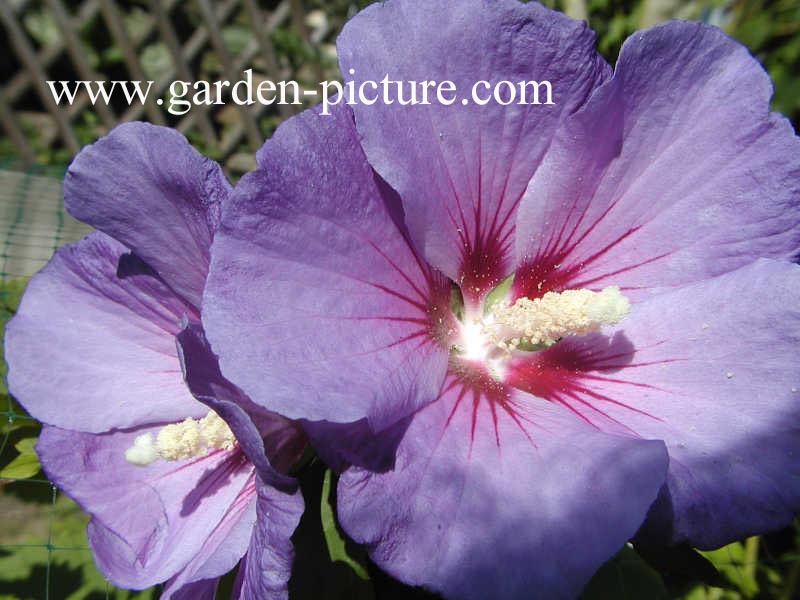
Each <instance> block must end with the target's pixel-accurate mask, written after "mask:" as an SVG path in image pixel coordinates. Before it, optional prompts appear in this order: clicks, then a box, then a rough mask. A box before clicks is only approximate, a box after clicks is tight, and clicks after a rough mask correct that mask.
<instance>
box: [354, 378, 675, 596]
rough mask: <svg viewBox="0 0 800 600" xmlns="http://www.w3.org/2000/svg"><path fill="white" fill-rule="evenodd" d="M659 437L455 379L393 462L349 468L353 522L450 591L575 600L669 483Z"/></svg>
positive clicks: (417, 577)
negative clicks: (379, 470)
mask: <svg viewBox="0 0 800 600" xmlns="http://www.w3.org/2000/svg"><path fill="white" fill-rule="evenodd" d="M666 467H667V457H666V452H665V450H664V446H663V444H662V443H661V442H658V441H645V440H637V439H633V438H628V437H623V436H613V435H606V434H603V433H599V432H597V431H596V430H594V429H592V428H591V427H589V426H588V425H586V424H584V423H582V422H581V421H580V420H578V419H576V418H574V417H573V416H572V415H570V414H569V413H567V412H566V411H563V410H561V409H560V408H559V407H556V406H554V405H552V404H549V403H546V402H543V401H541V400H539V399H536V398H534V397H532V396H529V395H527V394H523V393H521V392H511V393H509V392H507V391H506V390H503V389H500V388H499V387H489V388H487V390H486V391H479V390H477V389H469V387H468V386H465V385H463V384H461V383H458V382H457V381H455V380H451V381H449V383H448V384H447V386H446V387H445V391H444V393H443V395H442V397H441V398H440V399H439V400H438V401H437V402H434V403H433V404H431V405H429V406H427V407H426V408H424V409H422V410H421V411H420V412H419V413H417V414H416V415H415V416H414V419H413V421H412V423H411V425H410V426H409V429H408V431H407V433H406V436H405V438H404V439H403V441H402V442H401V444H400V447H399V449H398V453H397V462H396V466H395V469H394V471H389V472H387V473H385V474H374V473H371V472H369V471H365V470H361V469H356V468H353V469H350V470H348V471H346V472H345V473H344V474H343V475H342V477H341V479H340V482H339V496H338V507H339V515H340V518H341V522H342V525H343V527H344V528H345V530H346V531H347V532H348V533H349V534H350V535H351V536H352V537H353V539H354V540H355V541H357V542H360V543H365V544H367V545H368V546H369V547H370V548H371V552H370V555H371V557H372V559H373V560H374V561H375V562H376V563H377V564H378V565H379V566H381V567H382V568H384V569H385V570H386V571H388V572H389V573H390V574H392V575H394V576H395V577H398V578H399V579H401V580H402V581H404V582H406V583H409V584H413V585H424V586H426V587H428V588H431V589H433V590H435V591H438V592H441V593H442V594H444V595H445V596H447V597H454V598H465V599H470V598H476V599H477V598H481V599H482V598H529V597H530V594H531V590H536V591H537V597H541V598H571V597H574V596H575V595H576V594H577V593H578V591H579V590H580V589H581V587H582V586H583V585H584V584H585V583H586V581H587V580H588V579H589V577H591V575H592V574H593V572H594V571H595V570H596V569H597V568H598V567H599V566H600V565H601V564H602V563H603V562H604V561H605V560H607V559H608V558H609V557H610V556H611V555H612V554H613V553H614V552H615V551H616V550H618V549H619V547H620V546H621V545H622V544H623V543H624V542H625V541H626V540H627V539H628V538H629V537H631V536H632V535H633V534H634V533H635V532H636V530H637V528H638V527H639V525H640V524H641V522H642V520H643V519H644V517H645V514H646V513H647V510H648V508H649V506H650V504H651V503H652V501H653V500H654V499H655V497H656V494H657V493H658V490H659V488H660V487H661V485H662V484H663V482H664V475H665V472H666Z"/></svg>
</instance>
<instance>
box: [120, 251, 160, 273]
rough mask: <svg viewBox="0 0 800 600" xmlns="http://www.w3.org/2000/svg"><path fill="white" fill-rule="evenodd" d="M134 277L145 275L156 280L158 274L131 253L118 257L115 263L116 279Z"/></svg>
mask: <svg viewBox="0 0 800 600" xmlns="http://www.w3.org/2000/svg"><path fill="white" fill-rule="evenodd" d="M134 275H147V276H149V277H156V278H158V273H156V272H155V270H154V269H153V268H152V267H151V266H150V265H148V264H147V263H146V262H144V261H143V260H142V259H141V258H139V256H137V255H136V254H134V253H133V252H128V253H127V254H122V255H120V257H119V261H118V262H117V277H119V278H120V279H125V278H126V277H131V276H134Z"/></svg>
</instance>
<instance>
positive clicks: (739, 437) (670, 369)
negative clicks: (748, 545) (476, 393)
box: [507, 260, 800, 548]
mask: <svg viewBox="0 0 800 600" xmlns="http://www.w3.org/2000/svg"><path fill="white" fill-rule="evenodd" d="M798 298H800V267H798V266H796V265H793V264H789V263H785V262H781V261H770V260H762V261H758V262H756V263H754V264H753V265H750V266H748V267H744V268H742V269H739V270H737V271H734V272H732V273H729V274H726V275H722V276H720V277H718V278H715V279H712V280H710V281H706V282H702V283H698V284H694V285H691V286H687V287H684V288H682V289H680V290H677V291H674V292H671V293H664V294H661V295H658V296H656V297H654V298H652V299H650V300H647V301H644V302H641V303H635V304H634V305H633V308H632V311H631V314H630V315H629V316H628V317H627V318H626V319H625V320H624V321H622V322H621V323H620V324H619V325H618V326H616V328H615V330H612V331H610V332H609V335H608V336H603V335H599V334H598V335H595V336H586V337H583V338H578V337H575V338H565V339H564V340H562V341H560V342H558V343H557V344H555V345H554V346H551V347H550V348H548V349H546V350H543V351H541V352H539V353H537V354H535V355H533V358H532V359H529V360H527V361H518V362H517V364H513V365H512V367H511V368H510V370H509V378H508V379H507V381H508V383H509V384H511V385H515V386H517V387H520V388H522V389H526V390H527V391H530V392H531V393H534V394H536V395H538V396H540V397H542V398H546V399H548V400H550V401H551V402H554V403H559V404H563V405H564V406H567V407H569V408H570V409H571V410H573V411H574V412H575V413H576V414H577V415H580V416H581V418H583V419H585V420H586V421H587V422H589V423H591V424H592V425H593V426H595V427H596V428H597V429H599V430H603V431H624V432H627V433H628V435H638V436H641V437H643V438H654V439H660V440H664V442H665V443H666V444H667V448H668V450H669V454H670V470H669V477H668V482H667V487H666V490H665V494H664V495H663V497H662V498H661V500H660V501H659V505H658V507H657V509H658V510H656V511H655V513H654V515H653V518H652V521H651V523H649V524H648V525H649V528H648V529H649V531H650V533H651V534H652V535H657V537H659V538H661V540H662V541H663V540H664V539H665V538H666V540H667V541H671V542H672V541H674V542H680V541H688V542H689V543H691V544H693V545H695V546H700V547H705V548H712V547H718V546H721V545H723V544H725V543H728V542H730V541H732V540H735V539H740V538H743V537H746V536H748V535H752V534H756V533H762V532H764V531H769V530H771V529H775V528H778V527H781V526H783V525H784V524H786V523H788V522H790V521H791V519H792V516H793V515H794V514H795V513H796V512H797V511H798V510H800V425H798V423H800V391H799V390H800V367H798V363H797V357H796V354H797V352H796V350H797V348H798V346H799V345H800V311H798V302H797V301H798Z"/></svg>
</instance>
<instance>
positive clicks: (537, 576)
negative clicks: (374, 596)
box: [203, 0, 800, 598]
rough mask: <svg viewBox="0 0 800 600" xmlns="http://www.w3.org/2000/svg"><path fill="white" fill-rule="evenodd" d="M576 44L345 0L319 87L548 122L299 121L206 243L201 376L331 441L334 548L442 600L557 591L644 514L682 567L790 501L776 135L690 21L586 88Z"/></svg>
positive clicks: (741, 58) (795, 149)
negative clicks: (408, 87)
mask: <svg viewBox="0 0 800 600" xmlns="http://www.w3.org/2000/svg"><path fill="white" fill-rule="evenodd" d="M593 46H594V35H593V33H592V32H591V31H590V30H589V29H588V28H587V27H586V25H585V24H584V23H579V22H576V21H573V20H571V19H569V18H567V17H565V16H563V15H561V14H558V13H555V12H552V11H550V10H548V9H545V8H543V7H542V6H540V5H537V4H534V3H527V4H522V3H518V2H516V1H513V0H498V1H478V0H460V1H458V2H456V1H453V0H450V1H448V0H431V1H428V2H412V1H410V0H389V1H387V2H383V3H380V4H377V5H373V6H371V7H369V8H367V9H366V10H364V11H363V12H361V13H360V14H359V15H357V16H356V17H355V18H353V19H352V20H351V21H350V22H349V23H348V24H347V25H346V27H345V29H344V31H343V33H342V34H341V36H340V38H339V40H338V53H339V58H340V67H341V71H342V73H343V74H344V77H345V80H346V82H347V81H353V82H354V83H355V84H356V86H358V85H359V84H360V83H361V82H363V81H367V80H372V81H380V80H381V79H382V78H383V77H384V76H385V75H386V74H388V75H389V77H390V79H391V80H399V81H424V80H435V81H441V80H444V79H447V80H450V81H453V82H454V83H455V84H456V86H457V88H458V89H459V90H469V89H470V87H471V86H472V84H473V83H474V82H476V81H480V80H483V81H486V82H489V83H490V84H491V85H493V84H495V83H497V82H499V81H512V82H517V81H524V80H530V79H536V80H537V81H542V80H547V81H550V82H551V84H552V88H553V95H554V105H528V106H519V105H515V104H511V105H508V106H503V105H501V104H499V103H490V104H488V105H486V106H478V105H475V104H474V103H469V102H467V103H463V102H460V101H457V102H455V104H453V105H450V106H444V105H441V104H437V103H435V102H432V103H431V104H430V105H417V106H404V105H401V104H399V103H397V102H395V103H393V104H386V103H382V102H381V103H377V104H374V105H369V106H368V105H354V106H353V107H352V111H353V113H354V115H353V114H351V112H350V109H349V108H347V107H342V106H337V107H332V108H331V109H330V110H331V113H332V114H331V115H330V116H325V115H322V114H320V112H319V111H309V112H306V113H304V114H302V115H300V116H298V117H295V118H293V119H291V120H290V121H289V122H287V123H285V124H284V125H283V126H282V127H280V128H279V129H278V131H277V133H276V135H275V136H274V138H273V139H271V140H270V141H268V142H267V144H266V145H265V146H264V147H263V148H262V150H261V151H260V153H259V155H258V160H259V165H260V170H259V171H258V172H255V173H253V174H251V175H249V176H248V177H246V178H244V179H243V180H242V182H240V184H239V185H238V186H237V189H236V191H235V192H234V193H233V194H232V196H231V197H230V198H229V199H228V201H227V203H226V206H225V209H224V211H223V216H222V224H221V229H220V233H219V234H218V236H217V237H216V239H215V242H214V245H213V247H212V261H211V267H210V275H209V281H208V284H207V287H206V295H205V300H204V301H205V309H204V314H203V323H204V325H205V327H206V331H207V333H208V337H209V340H210V342H211V346H212V347H213V348H214V350H215V351H216V352H217V353H218V354H219V356H220V361H221V362H220V364H221V369H222V372H223V373H224V374H225V375H226V376H227V377H228V378H230V379H231V381H234V382H235V383H236V384H237V385H239V386H241V388H242V389H243V390H244V391H245V392H246V393H247V394H248V395H249V396H250V398H251V399H252V400H253V402H255V403H257V404H259V405H261V406H263V407H265V408H267V409H269V410H272V411H276V412H278V413H280V414H283V415H284V416H286V417H288V418H292V419H301V418H302V419H308V420H311V421H314V422H316V423H317V424H318V425H319V426H320V427H323V428H324V427H326V426H330V427H333V426H334V424H335V426H336V427H338V428H339V429H338V431H339V432H340V433H339V435H338V436H330V437H323V438H320V440H322V442H323V446H322V447H321V448H320V450H321V451H323V452H327V453H329V454H331V455H334V456H339V457H345V458H346V461H345V464H344V466H345V467H346V466H347V464H349V465H350V466H349V468H347V469H346V470H345V471H344V473H343V474H342V476H341V478H340V480H339V486H338V510H339V516H340V519H341V522H342V525H343V526H344V528H345V530H346V531H347V532H348V533H349V534H350V535H351V536H352V537H353V538H354V539H355V540H356V541H357V542H361V543H364V544H366V545H367V547H368V548H369V550H370V555H371V557H372V559H373V560H374V561H375V562H376V563H377V564H378V565H380V566H381V567H383V568H384V569H386V570H387V571H388V572H389V573H391V574H392V575H394V576H396V577H398V578H399V579H401V580H403V581H404V582H407V583H410V584H415V585H423V586H426V587H428V588H430V589H433V590H436V591H439V592H441V593H443V594H444V595H446V596H448V597H454V598H488V597H499V598H517V597H519V598H523V597H530V594H531V590H536V595H537V597H540V598H561V597H572V596H575V595H576V594H577V593H578V592H579V591H580V589H581V588H582V586H583V585H584V584H585V582H586V581H587V580H588V578H589V577H590V576H591V574H592V573H593V572H594V571H595V570H596V569H597V568H598V567H599V566H600V565H601V564H602V563H603V562H604V561H605V560H606V559H608V558H609V557H610V556H611V555H612V554H613V553H614V552H615V551H616V550H617V549H618V548H619V547H620V546H621V545H622V544H623V543H624V542H625V541H626V540H628V539H630V538H631V537H632V536H634V534H636V533H637V531H640V527H641V526H642V524H643V523H644V528H643V529H642V530H641V532H640V535H641V536H642V539H647V540H648V541H649V542H650V543H673V542H681V541H686V542H689V543H691V544H694V545H697V546H700V547H704V548H710V547H715V546H719V545H721V544H724V543H726V542H728V541H730V540H733V539H737V538H740V537H743V536H745V535H750V534H753V533H757V532H763V531H766V530H769V529H773V528H777V527H779V526H782V525H784V524H785V523H787V522H788V521H790V519H791V518H792V515H793V514H794V512H796V511H797V510H798V509H800V476H799V475H800V458H799V457H800V435H798V434H800V431H798V425H797V424H798V422H800V421H799V420H798V416H800V397H799V396H798V391H797V390H798V388H800V369H798V367H797V364H796V359H795V356H794V355H795V351H796V348H797V344H798V342H800V319H799V318H798V317H800V314H799V313H798V303H797V298H798V292H800V272H798V268H797V266H795V265H794V264H792V262H791V261H792V260H794V259H795V258H796V256H797V252H798V242H799V241H800V227H798V214H799V213H798V204H799V202H798V198H800V141H798V139H797V137H795V136H794V133H793V131H792V128H791V126H790V124H789V123H788V122H787V120H786V119H784V118H783V117H781V116H779V115H776V114H771V113H770V112H769V97H770V94H771V86H770V82H769V79H768V77H767V75H766V74H765V73H764V71H763V69H762V68H761V67H760V65H758V63H757V62H756V61H755V60H754V59H753V58H752V57H751V56H750V55H749V54H748V52H747V51H746V49H744V48H743V47H742V46H740V45H739V44H737V43H736V42H734V41H733V40H731V39H730V38H728V37H727V36H726V35H724V34H723V33H722V32H721V31H719V30H717V29H715V28H713V27H709V26H705V25H700V24H690V23H681V22H670V23H667V24H664V25H661V26H658V27H655V28H653V29H650V30H648V31H643V32H639V33H637V34H635V35H634V36H632V37H631V38H630V39H629V40H628V41H627V42H626V43H625V45H624V47H623V49H622V51H621V54H620V57H619V61H618V62H617V65H616V68H615V69H614V70H613V71H612V69H611V68H610V67H609V66H608V65H607V64H606V63H605V62H604V61H603V60H602V58H601V57H600V56H599V55H598V54H597V53H596V52H595V50H594V49H593ZM365 430H366V431H371V432H372V433H373V434H374V435H375V437H374V438H372V439H371V441H369V443H364V442H363V439H362V438H363V435H364V431H365ZM343 432H348V433H343ZM317 443H318V444H319V440H318V441H317ZM381 444H382V445H383V448H381ZM366 451H368V452H366ZM375 452H386V453H387V454H388V455H390V456H392V457H393V458H394V461H393V463H391V464H389V465H388V466H375V465H373V464H371V463H372V461H371V454H374V453H375Z"/></svg>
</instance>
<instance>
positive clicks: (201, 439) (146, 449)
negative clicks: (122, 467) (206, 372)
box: [125, 410, 236, 466]
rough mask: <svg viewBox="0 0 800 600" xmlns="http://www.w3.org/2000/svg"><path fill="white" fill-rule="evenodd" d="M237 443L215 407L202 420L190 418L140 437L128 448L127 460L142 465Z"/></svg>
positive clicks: (176, 458) (227, 446) (184, 457)
mask: <svg viewBox="0 0 800 600" xmlns="http://www.w3.org/2000/svg"><path fill="white" fill-rule="evenodd" d="M235 443H236V438H235V437H234V435H233V432H232V431H231V429H230V427H228V424H227V423H225V421H223V420H222V418H221V417H220V416H219V415H218V414H217V413H215V412H214V411H213V410H211V411H208V414H207V415H206V416H205V417H203V418H202V419H191V418H187V419H185V420H184V421H182V422H180V423H174V424H172V425H167V426H165V427H162V428H161V429H160V430H159V432H158V434H157V435H156V437H155V439H154V438H153V434H152V433H143V434H142V435H140V436H137V437H136V439H135V440H134V441H133V445H132V446H131V447H130V448H128V449H127V450H126V451H125V460H127V461H128V462H129V463H132V464H134V465H139V466H145V465H149V464H150V463H152V462H154V461H156V460H158V459H159V458H163V459H164V460H182V459H186V458H197V457H200V456H205V455H206V454H208V453H209V452H211V451H212V450H214V449H221V450H232V449H233V447H234V445H235Z"/></svg>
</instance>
